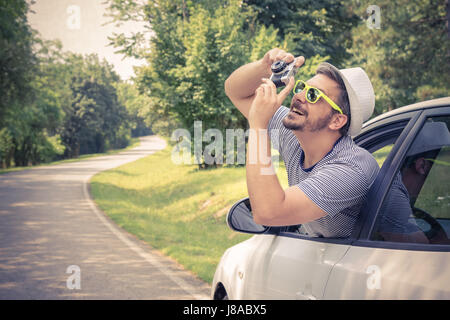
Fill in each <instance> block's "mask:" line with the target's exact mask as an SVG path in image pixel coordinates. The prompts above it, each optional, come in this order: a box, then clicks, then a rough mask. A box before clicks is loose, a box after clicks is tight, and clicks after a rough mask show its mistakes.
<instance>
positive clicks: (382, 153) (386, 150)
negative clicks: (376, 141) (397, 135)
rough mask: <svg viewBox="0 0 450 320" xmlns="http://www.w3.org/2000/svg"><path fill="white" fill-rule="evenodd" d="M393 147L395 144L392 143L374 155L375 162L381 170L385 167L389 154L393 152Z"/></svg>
mask: <svg viewBox="0 0 450 320" xmlns="http://www.w3.org/2000/svg"><path fill="white" fill-rule="evenodd" d="M393 146H394V144H393V143H392V144H389V145H387V146H384V147H382V148H381V149H378V150H376V151H375V152H373V153H372V155H373V157H374V158H375V160H377V162H378V165H379V166H380V168H381V167H382V166H383V163H384V161H385V160H386V157H387V156H388V154H389V153H390V152H391V150H392V147H393Z"/></svg>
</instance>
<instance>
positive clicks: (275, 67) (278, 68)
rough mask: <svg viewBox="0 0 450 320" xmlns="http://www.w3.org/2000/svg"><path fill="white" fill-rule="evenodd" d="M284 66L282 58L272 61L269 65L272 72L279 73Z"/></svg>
mask: <svg viewBox="0 0 450 320" xmlns="http://www.w3.org/2000/svg"><path fill="white" fill-rule="evenodd" d="M284 68H286V62H284V61H283V60H280V61H276V62H274V63H272V66H271V69H272V72H273V73H279V72H281V71H283V70H284Z"/></svg>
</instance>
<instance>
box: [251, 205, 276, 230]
mask: <svg viewBox="0 0 450 320" xmlns="http://www.w3.org/2000/svg"><path fill="white" fill-rule="evenodd" d="M253 221H255V223H256V224H260V225H264V226H273V225H274V216H273V214H271V212H269V211H268V210H261V209H260V210H257V211H253Z"/></svg>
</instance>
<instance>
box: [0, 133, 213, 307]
mask: <svg viewBox="0 0 450 320" xmlns="http://www.w3.org/2000/svg"><path fill="white" fill-rule="evenodd" d="M164 146H165V142H164V141H163V140H162V139H160V138H158V137H155V136H149V137H144V138H141V145H140V146H139V147H137V148H135V149H132V150H128V151H124V152H122V153H120V154H117V155H110V156H102V157H97V158H93V159H89V160H83V161H79V162H74V163H66V164H59V165H53V166H42V167H36V168H33V169H30V170H24V171H19V172H11V173H7V174H3V175H0V299H1V300H4V299H39V300H41V299H42V300H47V299H52V300H53V299H58V300H59V299H171V300H172V299H174V300H175V299H208V298H209V285H208V284H206V283H205V282H203V281H200V280H199V279H198V278H196V277H194V276H193V275H192V274H190V273H189V272H187V271H185V270H183V269H182V268H181V267H180V266H179V265H177V264H176V263H175V262H174V261H173V260H171V259H169V258H167V257H165V256H163V255H162V254H160V253H158V252H157V251H156V250H154V249H152V248H151V247H149V246H148V245H146V244H145V243H143V242H142V241H140V240H138V239H136V238H135V237H134V236H132V235H130V234H128V233H127V232H125V231H124V230H122V229H120V228H119V227H117V226H116V225H115V224H114V223H113V222H112V221H111V220H110V219H109V218H108V217H107V216H106V215H105V214H104V213H103V212H101V211H100V210H99V209H98V208H97V207H96V206H95V204H94V202H93V201H92V200H91V198H90V196H89V183H88V181H89V179H90V177H92V175H94V174H96V173H98V172H100V171H103V170H107V169H110V168H114V167H117V166H120V165H122V164H125V163H127V162H131V161H134V160H137V159H139V158H141V157H144V156H147V155H149V154H151V153H154V152H156V151H158V150H160V149H162V148H164Z"/></svg>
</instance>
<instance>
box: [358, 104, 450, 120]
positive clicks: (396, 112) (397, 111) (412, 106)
mask: <svg viewBox="0 0 450 320" xmlns="http://www.w3.org/2000/svg"><path fill="white" fill-rule="evenodd" d="M448 105H450V97H445V98H438V99H433V100H427V101H422V102H418V103H414V104H410V105H407V106H404V107H401V108H397V109H394V110H392V111H388V112H385V113H383V114H380V115H378V116H376V117H375V118H373V119H370V120H369V121H367V122H365V123H364V124H363V128H365V127H367V126H369V125H372V124H374V123H375V122H378V121H382V120H385V119H388V118H390V117H393V116H396V115H399V114H402V113H408V112H412V111H417V110H423V109H431V108H436V107H443V106H448Z"/></svg>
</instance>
